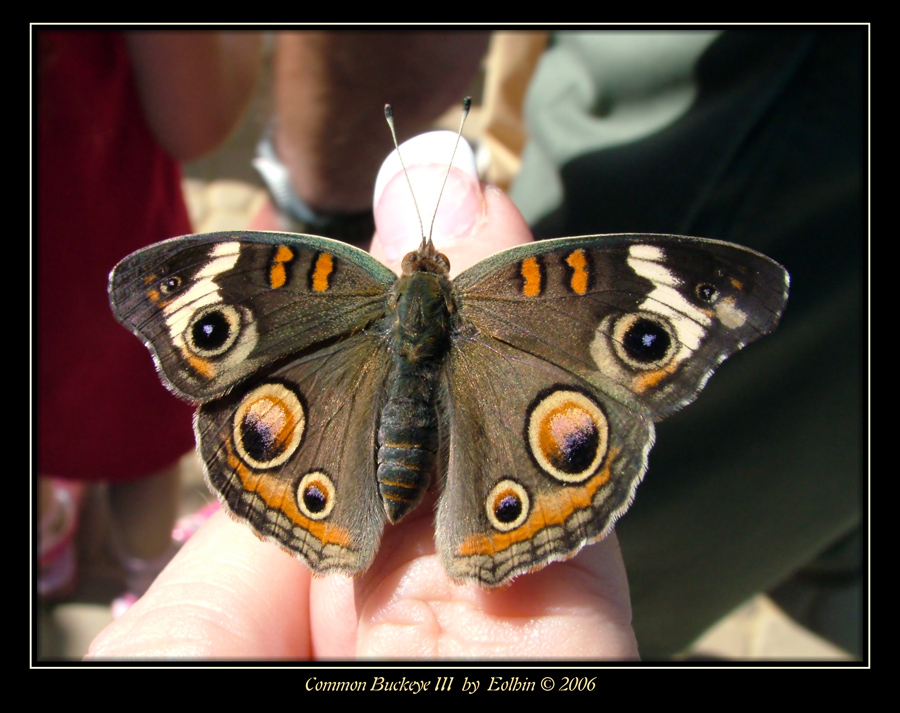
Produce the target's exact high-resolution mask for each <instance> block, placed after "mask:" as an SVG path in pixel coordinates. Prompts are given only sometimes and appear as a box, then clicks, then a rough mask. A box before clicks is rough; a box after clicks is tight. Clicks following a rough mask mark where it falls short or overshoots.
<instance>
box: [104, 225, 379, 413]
mask: <svg viewBox="0 0 900 713" xmlns="http://www.w3.org/2000/svg"><path fill="white" fill-rule="evenodd" d="M394 279H395V276H394V274H393V273H392V272H391V271H390V270H388V269H387V268H386V267H384V266H383V265H381V264H380V263H379V262H377V261H376V260H374V259H373V258H371V257H370V256H369V255H368V254H366V253H364V252H362V251H361V250H357V249H356V248H353V247H350V246H347V245H344V244H342V243H338V242H335V241H331V240H327V239H324V238H317V237H313V236H303V235H291V234H287V233H254V232H245V233H216V234H211V235H197V236H188V237H185V238H176V239H174V240H170V241H166V242H164V243H159V244H157V245H153V246H150V247H148V248H145V249H144V250H140V251H138V252H136V253H134V254H132V255H131V256H129V257H128V258H126V259H125V260H123V261H122V262H121V263H120V264H119V265H118V266H117V267H116V268H115V270H114V271H113V273H112V275H111V276H110V300H111V302H112V306H113V311H114V312H115V314H116V317H117V318H118V319H119V321H120V322H122V323H123V324H124V325H126V326H127V327H128V328H129V329H131V331H133V332H134V333H135V334H137V335H138V336H139V337H140V338H141V339H142V340H143V341H144V343H145V344H147V346H148V347H149V348H150V350H151V352H152V353H153V354H154V358H155V360H156V362H157V364H158V366H159V369H160V372H161V373H162V375H163V377H164V380H165V381H166V383H167V385H168V386H169V387H170V388H171V389H172V390H174V391H175V392H176V393H178V394H179V395H181V396H183V397H185V398H188V399H190V400H193V401H201V402H202V401H208V400H209V399H212V398H215V397H217V396H221V395H222V394H224V393H226V392H227V391H228V390H229V389H230V388H231V387H232V386H233V385H234V384H236V383H238V382H239V381H241V380H242V379H245V378H247V377H248V376H250V375H251V374H253V373H255V372H256V371H257V370H259V369H261V368H265V367H267V366H268V365H270V364H272V363H274V362H275V361H277V360H279V359H282V358H284V357H287V356H290V355H292V354H295V353H298V352H301V351H303V350H304V349H307V348H309V347H311V346H313V345H317V344H321V343H323V342H326V341H327V340H329V339H333V338H336V337H340V336H343V335H346V334H349V333H352V332H354V331H357V330H359V329H362V328H363V327H365V326H366V325H367V324H370V323H371V322H372V321H373V320H375V319H377V318H379V317H381V316H383V315H384V313H385V309H386V300H387V297H388V294H389V289H390V285H391V284H392V283H393V281H394Z"/></svg>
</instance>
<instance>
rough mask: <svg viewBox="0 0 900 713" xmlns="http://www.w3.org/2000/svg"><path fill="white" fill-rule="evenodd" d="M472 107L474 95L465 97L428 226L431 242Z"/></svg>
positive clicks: (429, 240)
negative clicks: (447, 162)
mask: <svg viewBox="0 0 900 713" xmlns="http://www.w3.org/2000/svg"><path fill="white" fill-rule="evenodd" d="M471 108H472V97H466V98H465V99H463V110H462V118H461V119H460V120H459V130H458V131H457V132H456V143H455V144H453V153H452V154H450V163H449V164H447V173H445V174H444V182H443V183H442V184H441V191H440V193H438V199H437V202H435V204H434V215H432V216H431V225H430V226H428V242H431V234H432V233H433V232H434V221H435V220H437V212H438V206H439V205H440V204H441V196H442V195H444V188H445V187H446V185H447V179H448V178H449V177H450V169H451V168H453V159H454V158H456V149H458V148H459V140H460V138H462V130H463V126H465V124H466V118H467V117H468V116H469V110H470V109H471Z"/></svg>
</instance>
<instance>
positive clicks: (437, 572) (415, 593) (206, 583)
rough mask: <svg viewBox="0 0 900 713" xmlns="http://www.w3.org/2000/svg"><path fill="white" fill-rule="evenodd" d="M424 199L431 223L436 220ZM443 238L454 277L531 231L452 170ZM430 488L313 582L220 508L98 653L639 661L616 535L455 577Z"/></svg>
mask: <svg viewBox="0 0 900 713" xmlns="http://www.w3.org/2000/svg"><path fill="white" fill-rule="evenodd" d="M446 159H447V157H446V155H441V156H439V157H435V159H434V161H435V163H434V164H432V165H429V166H427V167H426V166H420V167H412V164H413V163H416V162H417V161H415V160H410V159H409V158H407V162H408V163H409V164H410V165H411V169H410V173H411V180H412V183H413V185H414V186H416V188H417V192H421V190H422V189H423V188H426V189H427V187H428V186H435V185H436V186H438V187H439V186H440V184H441V183H442V182H443V178H444V173H445V168H441V166H440V162H444V165H446ZM410 206H411V201H410V196H409V188H408V186H407V184H406V181H405V179H403V177H402V176H400V177H399V180H393V181H391V182H389V183H388V184H387V186H386V188H385V189H384V192H383V193H382V194H381V196H380V197H379V198H378V199H377V200H376V207H375V219H376V225H377V229H378V232H377V233H376V238H375V241H374V244H373V250H372V252H373V254H374V255H376V256H377V257H378V258H379V259H382V260H384V261H385V262H386V264H388V265H389V266H391V267H393V268H397V266H398V265H399V262H400V260H402V258H403V256H404V255H405V254H406V252H409V251H411V250H413V249H415V248H416V247H417V245H418V243H419V242H420V239H421V233H420V228H419V224H418V220H417V219H416V216H415V212H414V209H412V208H411V207H410ZM420 206H422V208H423V212H424V213H425V214H424V215H423V221H424V222H425V231H426V232H427V231H428V230H429V226H428V223H429V222H430V220H431V214H430V212H429V210H428V209H427V208H426V207H424V205H423V202H420ZM434 235H435V243H436V246H437V247H438V249H439V250H440V251H441V252H443V253H445V254H446V255H447V256H448V257H449V259H450V262H451V266H452V272H453V273H454V274H455V273H457V272H459V271H461V270H462V269H465V268H466V267H468V266H469V265H471V264H473V263H474V262H477V261H478V260H479V259H481V258H483V257H486V256H487V255H489V254H492V253H494V252H496V251H497V250H500V249H502V248H505V247H510V246H512V245H516V244H521V243H524V242H527V241H529V240H530V239H531V236H530V233H529V231H528V228H527V226H526V225H525V223H524V221H523V220H522V218H521V216H520V215H519V213H518V211H517V210H516V209H515V207H514V206H513V205H512V203H511V202H510V201H509V199H508V198H506V196H505V195H504V194H503V193H502V192H501V191H499V190H498V189H496V188H493V187H491V186H482V185H480V184H479V183H478V181H477V179H476V178H475V177H474V175H472V174H465V173H463V172H459V171H457V170H455V169H454V171H452V174H451V178H450V180H448V182H447V186H446V188H445V189H444V193H443V196H442V198H441V210H440V211H439V214H438V217H437V220H436V225H435V228H434ZM434 499H435V495H434V494H433V493H432V494H431V495H430V496H429V497H427V498H426V500H425V502H423V503H422V504H421V505H420V506H419V507H418V508H417V509H416V510H415V511H413V512H412V513H410V515H409V516H407V517H406V518H405V519H404V520H403V521H402V522H401V523H400V524H398V525H394V526H391V525H388V526H387V527H386V528H385V532H384V536H383V538H382V542H381V547H380V550H379V553H378V556H377V557H376V559H375V561H374V563H373V564H372V566H371V567H370V568H369V569H368V570H367V571H366V572H365V573H363V574H361V575H360V576H358V577H356V578H355V579H354V578H350V577H345V576H341V575H331V576H326V577H315V576H313V575H312V574H311V572H310V570H309V569H308V568H307V567H306V566H305V565H304V564H303V563H301V562H300V561H298V560H296V559H294V558H291V557H289V556H288V555H286V554H284V553H283V552H281V551H280V550H279V549H278V548H276V547H273V546H271V545H269V544H267V543H264V542H262V541H260V540H259V539H257V538H256V537H255V536H254V535H253V534H252V532H251V531H250V530H249V529H248V528H246V527H244V526H241V525H238V524H236V523H234V522H232V521H231V520H230V519H229V518H228V517H227V516H226V515H225V514H224V513H217V514H216V515H214V516H213V517H212V518H210V520H209V521H208V523H207V524H206V525H205V526H204V527H203V528H201V529H200V531H198V532H197V533H196V534H195V535H194V537H192V538H191V539H190V540H189V541H188V542H187V543H186V544H185V546H184V548H183V549H182V550H181V552H179V554H178V555H177V556H176V557H175V559H173V561H172V562H171V564H170V565H169V566H168V567H167V568H166V569H165V570H164V571H163V572H162V574H160V576H159V577H158V579H157V580H156V582H155V583H154V584H153V586H152V587H151V588H150V590H149V591H148V592H147V594H146V595H145V596H144V597H143V598H142V599H140V600H139V601H138V602H137V603H136V604H135V605H134V606H133V607H132V608H131V609H130V610H129V611H128V612H127V613H126V614H125V615H124V616H122V617H121V618H120V619H118V620H117V621H115V622H113V624H111V625H110V626H108V627H107V628H106V629H105V630H104V631H103V632H102V633H101V634H100V635H99V636H98V637H97V638H96V639H95V640H94V642H93V644H92V645H91V648H90V652H89V655H88V656H89V658H118V657H139V658H160V657H165V658H171V657H176V658H229V659H245V658H270V659H318V658H357V657H365V658H374V659H386V658H396V659H408V658H414V657H445V658H502V659H510V658H528V659H534V658H566V659H571V658H580V657H583V658H589V659H601V658H612V659H634V658H637V656H638V653H637V644H636V641H635V638H634V632H633V630H632V628H631V623H630V622H631V607H630V601H629V595H628V584H627V579H626V575H625V568H624V564H623V562H622V557H621V553H620V551H619V547H618V542H617V540H616V537H615V534H612V535H610V536H609V537H607V538H606V539H605V540H603V541H602V542H600V543H598V544H596V545H594V546H591V547H587V548H585V549H583V550H582V551H581V552H580V553H579V554H578V555H577V556H576V557H574V558H572V559H571V560H568V561H566V562H561V563H555V564H552V565H550V566H548V567H545V568H543V569H541V570H540V571H538V572H535V573H533V574H529V575H524V576H521V577H518V578H517V579H515V580H514V581H513V582H511V583H510V584H509V585H507V586H504V587H500V588H498V589H484V588H481V587H479V586H477V585H475V584H456V583H454V582H453V581H452V580H450V579H449V578H448V577H447V575H446V573H445V571H444V569H443V566H442V564H441V560H440V556H439V555H438V554H437V553H436V552H435V545H434V526H433V516H432V514H433V512H434V507H433V506H434Z"/></svg>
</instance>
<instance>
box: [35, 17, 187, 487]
mask: <svg viewBox="0 0 900 713" xmlns="http://www.w3.org/2000/svg"><path fill="white" fill-rule="evenodd" d="M37 39H38V61H37V75H36V87H37V97H38V103H37V119H38V121H37V135H38V143H37V155H36V159H37V161H36V167H37V174H36V177H37V209H38V210H37V233H36V235H37V243H36V250H35V254H36V261H37V262H36V264H37V340H38V341H37V356H38V371H37V380H36V384H37V425H38V430H37V443H38V472H39V473H40V474H41V475H54V476H61V477H65V478H74V479H79V480H102V481H122V480H128V479H133V478H138V477H141V476H143V475H149V474H151V473H153V472H155V471H158V470H160V469H162V468H165V467H166V466H169V465H171V464H173V463H174V462H175V461H176V460H177V459H178V458H179V457H180V456H181V455H183V454H184V453H186V452H187V451H189V450H190V449H191V447H192V445H193V434H192V429H191V412H192V409H191V407H190V406H188V405H187V404H184V403H183V402H181V401H179V400H178V399H176V398H175V397H174V396H172V395H171V394H170V393H169V392H167V391H166V390H165V388H164V387H163V386H162V385H161V384H160V381H159V378H158V377H157V375H156V372H155V369H154V366H153V361H152V359H151V357H150V354H149V353H148V351H147V350H146V349H145V348H144V346H143V345H142V344H141V343H140V341H139V340H138V339H137V338H136V337H135V336H134V335H132V334H131V333H129V332H128V331H127V330H126V329H125V328H123V327H122V326H120V325H119V324H118V323H117V322H116V321H115V320H114V319H113V316H112V312H111V311H110V307H109V302H108V298H107V294H106V286H107V280H108V275H109V271H110V270H111V269H112V267H113V266H114V265H115V264H116V263H117V262H118V261H119V260H121V259H122V258H123V257H125V256H126V255H127V254H128V253H130V252H132V251H133V250H136V249H137V248H140V247H143V246H144V245H148V244H150V243H153V242H157V241H159V240H163V239H165V238H169V237H173V236H176V235H184V234H187V233H190V232H191V227H190V222H189V220H188V214H187V209H186V206H185V203H184V197H183V195H182V191H181V171H180V167H179V166H178V164H177V163H176V162H175V161H174V160H173V159H172V158H171V157H169V156H168V155H166V154H165V153H164V152H163V150H162V149H161V148H160V147H159V145H158V144H157V143H156V141H155V140H154V138H153V136H152V135H151V133H150V130H149V129H148V128H147V125H146V123H145V122H144V118H143V112H142V109H141V106H140V102H139V98H138V94H137V90H136V87H135V82H134V77H133V76H132V72H131V64H130V60H129V56H128V51H127V47H126V44H125V40H124V38H123V37H122V35H121V34H119V33H116V32H80V31H74V32H50V31H40V32H38V33H37Z"/></svg>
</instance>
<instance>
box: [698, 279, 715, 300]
mask: <svg viewBox="0 0 900 713" xmlns="http://www.w3.org/2000/svg"><path fill="white" fill-rule="evenodd" d="M694 293H695V294H696V295H697V299H699V300H700V301H701V302H706V303H711V302H713V301H714V300H715V299H716V296H717V295H718V294H719V291H718V290H717V289H716V287H715V285H710V284H709V283H708V282H701V283H700V284H699V285H697V287H696V288H695V289H694Z"/></svg>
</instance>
